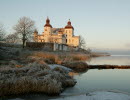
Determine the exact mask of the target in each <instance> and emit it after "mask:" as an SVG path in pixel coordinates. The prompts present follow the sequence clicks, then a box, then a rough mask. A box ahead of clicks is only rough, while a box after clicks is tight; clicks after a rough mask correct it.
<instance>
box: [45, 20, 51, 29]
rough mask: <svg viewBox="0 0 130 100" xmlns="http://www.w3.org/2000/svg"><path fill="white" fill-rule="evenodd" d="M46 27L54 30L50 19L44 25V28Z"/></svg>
mask: <svg viewBox="0 0 130 100" xmlns="http://www.w3.org/2000/svg"><path fill="white" fill-rule="evenodd" d="M46 26H48V27H51V28H52V26H51V24H50V19H49V18H47V19H46V24H45V25H44V27H46Z"/></svg>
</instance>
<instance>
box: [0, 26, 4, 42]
mask: <svg viewBox="0 0 130 100" xmlns="http://www.w3.org/2000/svg"><path fill="white" fill-rule="evenodd" d="M4 37H5V30H4V27H3V25H2V24H0V40H4Z"/></svg>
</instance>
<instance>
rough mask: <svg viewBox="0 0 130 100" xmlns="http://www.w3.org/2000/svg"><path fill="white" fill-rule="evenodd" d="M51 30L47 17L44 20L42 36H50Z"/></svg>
mask: <svg viewBox="0 0 130 100" xmlns="http://www.w3.org/2000/svg"><path fill="white" fill-rule="evenodd" d="M51 29H52V26H51V24H50V19H49V18H48V17H47V19H46V24H45V25H44V35H47V36H48V35H51V33H52V32H51Z"/></svg>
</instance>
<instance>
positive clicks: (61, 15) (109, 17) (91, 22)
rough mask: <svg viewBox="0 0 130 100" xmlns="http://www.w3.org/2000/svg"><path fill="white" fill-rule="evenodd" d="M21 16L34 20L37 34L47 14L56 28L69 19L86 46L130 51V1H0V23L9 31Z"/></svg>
mask: <svg viewBox="0 0 130 100" xmlns="http://www.w3.org/2000/svg"><path fill="white" fill-rule="evenodd" d="M23 16H27V17H30V18H31V19H32V20H34V21H35V26H36V27H37V29H38V31H39V34H40V33H41V32H42V31H43V26H44V24H45V21H46V18H47V16H48V17H49V18H50V21H51V25H52V26H53V27H56V28H61V27H65V26H66V24H67V21H68V20H69V19H70V20H71V23H72V25H73V27H74V32H75V35H81V36H83V37H84V39H85V40H86V45H87V47H89V48H92V49H105V50H130V0H0V23H2V24H3V25H4V27H5V29H6V31H7V33H8V34H10V33H13V27H14V25H16V24H17V22H18V20H19V18H21V17H23Z"/></svg>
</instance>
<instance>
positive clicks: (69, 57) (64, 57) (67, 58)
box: [28, 52, 89, 64]
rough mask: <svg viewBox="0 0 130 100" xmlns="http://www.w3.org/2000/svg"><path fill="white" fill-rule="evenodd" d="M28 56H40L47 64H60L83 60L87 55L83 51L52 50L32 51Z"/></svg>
mask: <svg viewBox="0 0 130 100" xmlns="http://www.w3.org/2000/svg"><path fill="white" fill-rule="evenodd" d="M28 57H35V59H36V58H42V59H44V61H45V62H46V63H48V64H62V63H64V62H71V61H85V60H88V59H89V56H88V55H86V54H83V53H76V54H75V53H64V52H63V53H59V54H58V53H54V52H33V53H32V54H31V55H28Z"/></svg>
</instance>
